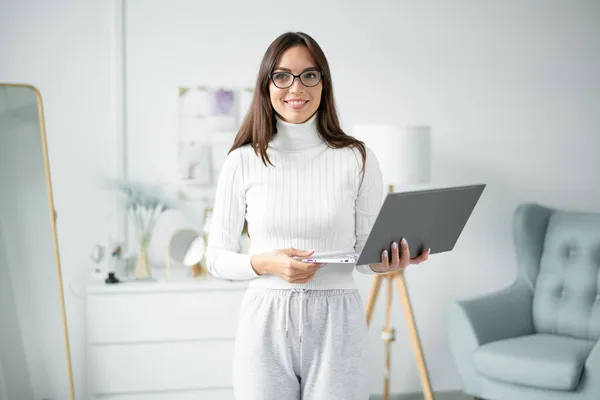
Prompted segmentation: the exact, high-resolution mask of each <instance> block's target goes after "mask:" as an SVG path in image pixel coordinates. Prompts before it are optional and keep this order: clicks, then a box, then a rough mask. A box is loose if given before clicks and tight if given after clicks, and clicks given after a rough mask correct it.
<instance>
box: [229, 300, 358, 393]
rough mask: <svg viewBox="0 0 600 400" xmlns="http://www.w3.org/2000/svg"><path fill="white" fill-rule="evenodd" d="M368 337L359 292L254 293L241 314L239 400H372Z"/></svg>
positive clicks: (237, 359) (235, 371) (236, 381)
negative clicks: (370, 398) (370, 396)
mask: <svg viewBox="0 0 600 400" xmlns="http://www.w3.org/2000/svg"><path fill="white" fill-rule="evenodd" d="M367 342H368V332H367V324H366V320H365V312H364V307H363V302H362V299H361V297H360V294H359V293H358V291H357V290H355V289H332V290H305V289H253V288H249V289H248V290H247V292H246V294H245V297H244V300H243V302H242V305H241V308H240V317H239V325H238V331H237V335H236V342H235V356H234V366H233V387H234V394H235V398H236V400H284V399H285V400H300V399H302V400H368V398H369V385H368V382H369V374H368V362H367Z"/></svg>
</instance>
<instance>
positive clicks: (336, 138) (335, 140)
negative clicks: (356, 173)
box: [229, 32, 367, 184]
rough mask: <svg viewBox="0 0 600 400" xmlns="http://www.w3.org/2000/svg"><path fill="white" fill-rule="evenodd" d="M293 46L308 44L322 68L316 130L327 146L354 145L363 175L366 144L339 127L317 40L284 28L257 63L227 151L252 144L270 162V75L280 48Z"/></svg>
mask: <svg viewBox="0 0 600 400" xmlns="http://www.w3.org/2000/svg"><path fill="white" fill-rule="evenodd" d="M292 46H305V47H307V48H308V50H309V51H310V53H311V54H312V57H313V59H314V60H315V62H316V64H317V65H316V66H317V68H319V69H320V70H321V71H322V72H323V78H322V82H321V84H322V85H323V90H322V93H321V103H320V104H319V108H318V109H317V131H318V132H319V135H320V136H321V138H322V139H323V140H324V141H325V142H326V143H327V145H328V146H329V147H332V148H342V147H355V148H357V149H358V150H359V151H360V153H361V155H362V161H363V166H362V168H361V173H362V174H363V177H364V168H365V162H366V157H367V154H366V149H365V145H364V143H363V142H361V141H360V140H358V139H356V138H354V137H352V136H350V135H347V134H346V133H344V131H343V130H342V128H340V122H339V119H338V116H337V111H336V108H335V100H334V97H333V87H332V79H331V72H330V70H329V63H328V62H327V58H326V57H325V54H324V53H323V50H321V47H320V46H319V44H318V43H317V42H316V41H315V40H314V39H313V38H312V37H310V36H309V35H307V34H306V33H303V32H286V33H284V34H282V35H280V36H279V37H278V38H277V39H275V41H273V43H271V45H270V46H269V47H268V49H267V51H266V52H265V55H264V56H263V59H262V62H261V64H260V69H259V72H258V77H257V79H256V86H255V89H254V96H253V98H252V104H251V105H250V109H249V111H248V114H246V116H245V118H244V121H243V122H242V125H241V127H240V130H239V131H238V134H237V136H236V138H235V140H234V142H233V145H232V146H231V149H230V150H229V152H230V153H231V152H232V151H233V150H235V149H237V148H238V147H242V146H244V145H247V144H251V145H252V147H253V148H254V152H255V153H256V155H260V157H261V159H262V161H263V163H264V164H265V165H267V163H269V164H271V165H273V163H272V162H271V160H270V159H269V156H268V155H267V147H268V145H269V142H270V141H271V139H272V138H273V135H274V134H276V133H277V128H276V119H275V110H274V109H273V106H272V104H271V98H270V95H269V75H270V74H271V73H272V72H273V69H274V68H275V67H276V66H277V62H278V61H279V58H280V57H281V55H282V54H283V52H285V51H286V50H287V49H289V48H290V47H292ZM361 184H362V179H361Z"/></svg>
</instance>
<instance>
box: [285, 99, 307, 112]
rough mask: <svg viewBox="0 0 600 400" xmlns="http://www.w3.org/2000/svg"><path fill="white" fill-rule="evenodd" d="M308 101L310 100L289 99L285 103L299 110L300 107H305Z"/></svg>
mask: <svg viewBox="0 0 600 400" xmlns="http://www.w3.org/2000/svg"><path fill="white" fill-rule="evenodd" d="M306 103H308V100H287V101H285V104H287V105H288V106H289V107H291V108H293V109H294V110H298V109H300V108H302V107H304V106H305V105H306Z"/></svg>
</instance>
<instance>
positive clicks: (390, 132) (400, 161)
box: [352, 124, 431, 185]
mask: <svg viewBox="0 0 600 400" xmlns="http://www.w3.org/2000/svg"><path fill="white" fill-rule="evenodd" d="M352 135H353V136H354V137H355V138H357V139H359V140H361V141H363V142H364V143H365V144H366V145H367V147H369V148H370V149H371V150H372V151H373V152H374V153H375V156H376V157H377V161H378V162H379V166H380V168H381V173H382V175H383V181H384V183H385V184H388V185H412V184H419V183H427V182H429V181H430V179H431V128H430V127H429V126H407V127H404V128H399V127H396V126H392V125H371V124H369V125H357V126H355V127H354V130H353V133H352Z"/></svg>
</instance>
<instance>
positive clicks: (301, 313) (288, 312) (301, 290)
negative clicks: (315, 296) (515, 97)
mask: <svg viewBox="0 0 600 400" xmlns="http://www.w3.org/2000/svg"><path fill="white" fill-rule="evenodd" d="M305 290H306V289H303V288H292V289H290V290H289V292H288V296H287V305H286V314H285V337H287V336H288V328H289V325H290V308H291V307H290V304H291V300H292V293H300V318H299V321H300V322H299V323H298V324H299V325H300V328H299V335H300V342H302V327H303V324H302V320H303V316H304V291H305Z"/></svg>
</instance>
